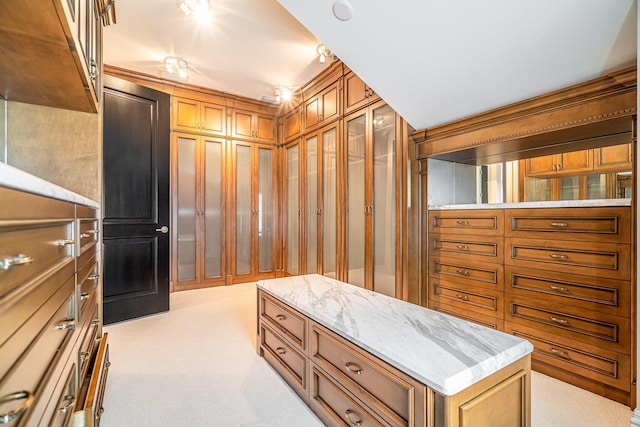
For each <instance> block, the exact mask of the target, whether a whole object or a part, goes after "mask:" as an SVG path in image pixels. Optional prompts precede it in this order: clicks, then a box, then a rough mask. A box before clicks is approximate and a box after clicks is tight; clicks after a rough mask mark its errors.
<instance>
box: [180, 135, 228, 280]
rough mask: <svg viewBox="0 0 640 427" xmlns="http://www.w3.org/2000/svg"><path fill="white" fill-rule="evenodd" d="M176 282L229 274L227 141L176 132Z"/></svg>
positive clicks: (214, 277)
mask: <svg viewBox="0 0 640 427" xmlns="http://www.w3.org/2000/svg"><path fill="white" fill-rule="evenodd" d="M171 143H172V147H171V151H172V154H171V158H172V173H171V176H172V189H173V191H172V193H173V200H172V203H173V207H172V212H173V219H172V224H173V226H172V233H173V235H172V251H171V253H172V258H173V260H172V265H173V266H174V268H172V272H171V274H172V278H171V280H172V284H173V288H174V290H184V289H191V288H195V287H202V286H203V285H209V286H212V285H221V284H224V283H225V280H226V275H227V260H226V257H225V254H226V248H227V239H226V238H225V236H226V233H227V226H226V224H227V221H226V212H225V211H224V206H225V200H227V197H228V196H227V194H226V188H227V171H226V161H225V159H226V152H227V149H226V145H227V144H226V141H225V140H224V139H222V138H216V137H211V136H198V135H191V134H185V133H173V139H172V141H171Z"/></svg>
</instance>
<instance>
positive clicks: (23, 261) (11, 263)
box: [0, 254, 33, 270]
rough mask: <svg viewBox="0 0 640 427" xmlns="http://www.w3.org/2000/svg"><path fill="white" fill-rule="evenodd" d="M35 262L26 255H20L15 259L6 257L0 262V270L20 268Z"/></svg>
mask: <svg viewBox="0 0 640 427" xmlns="http://www.w3.org/2000/svg"><path fill="white" fill-rule="evenodd" d="M32 262H33V258H31V257H30V256H28V255H25V254H18V255H16V256H14V257H6V258H4V259H2V260H0V268H1V269H3V270H8V269H10V268H12V267H18V266H20V265H27V264H31V263H32Z"/></svg>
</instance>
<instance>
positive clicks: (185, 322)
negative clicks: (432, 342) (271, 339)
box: [101, 283, 631, 427]
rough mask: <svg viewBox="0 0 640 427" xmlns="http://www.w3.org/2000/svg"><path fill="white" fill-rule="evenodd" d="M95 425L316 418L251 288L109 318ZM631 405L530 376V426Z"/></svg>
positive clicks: (617, 419)
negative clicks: (264, 336)
mask: <svg viewBox="0 0 640 427" xmlns="http://www.w3.org/2000/svg"><path fill="white" fill-rule="evenodd" d="M105 331H106V332H109V342H110V348H109V351H110V357H111V368H110V369H109V377H108V380H107V388H106V393H105V398H104V408H105V412H104V415H103V416H102V423H101V425H102V426H103V427H143V426H144V427H162V426H189V427H200V426H202V427H205V426H206V427H208V426H215V427H218V426H219V427H227V426H228V427H236V426H237V427H240V426H261V427H281V426H295V427H298V426H299V427H313V426H322V423H321V422H320V421H319V420H318V419H317V418H316V417H315V415H313V413H312V412H311V411H310V410H309V409H308V408H307V407H306V405H305V404H304V403H303V402H302V401H301V400H300V399H299V398H298V397H297V396H296V395H295V393H294V392H293V391H291V389H290V388H289V387H288V386H287V385H286V383H285V382H284V381H283V380H281V379H280V377H279V376H278V375H277V374H276V373H275V371H273V370H272V369H271V368H270V367H269V365H268V364H267V363H266V362H265V361H264V359H262V358H260V357H258V355H257V354H256V351H255V345H256V336H255V334H256V288H255V284H252V283H247V284H240V285H234V286H226V287H218V288H207V289H199V290H193V291H186V292H177V293H173V294H171V311H169V312H168V313H163V314H159V315H155V316H150V317H146V318H142V319H137V320H133V321H129V322H123V323H119V324H115V325H110V326H108V327H106V328H105ZM630 419H631V410H630V409H629V408H627V407H625V406H623V405H620V404H617V403H615V402H612V401H610V400H608V399H604V398H602V397H600V396H597V395H595V394H592V393H589V392H587V391H584V390H582V389H579V388H576V387H573V386H571V385H569V384H566V383H563V382H560V381H557V380H555V379H553V378H550V377H547V376H545V375H542V374H538V373H535V372H534V374H533V380H532V427H629V426H630V425H631V422H630Z"/></svg>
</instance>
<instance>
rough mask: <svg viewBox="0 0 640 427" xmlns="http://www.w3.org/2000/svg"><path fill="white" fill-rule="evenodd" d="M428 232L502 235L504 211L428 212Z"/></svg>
mask: <svg viewBox="0 0 640 427" xmlns="http://www.w3.org/2000/svg"><path fill="white" fill-rule="evenodd" d="M429 232H430V233H434V232H435V233H452V234H453V233H455V234H465V235H482V236H486V235H493V236H495V235H502V234H503V233H504V211H502V210H493V209H478V210H464V211H459V210H451V211H449V210H441V211H438V210H434V211H429Z"/></svg>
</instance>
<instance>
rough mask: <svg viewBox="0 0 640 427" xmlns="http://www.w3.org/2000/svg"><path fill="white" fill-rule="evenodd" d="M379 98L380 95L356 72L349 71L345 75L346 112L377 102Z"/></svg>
mask: <svg viewBox="0 0 640 427" xmlns="http://www.w3.org/2000/svg"><path fill="white" fill-rule="evenodd" d="M379 99H380V97H379V96H378V95H377V94H376V93H375V92H374V91H373V90H372V89H371V88H370V87H369V86H368V85H367V84H366V83H365V82H364V81H362V79H361V78H360V77H358V76H357V75H356V74H355V73H353V72H349V73H348V74H347V75H346V76H345V77H344V112H345V114H348V113H351V112H352V111H355V110H357V109H359V108H362V107H364V106H366V105H368V104H371V103H373V102H376V101H378V100H379Z"/></svg>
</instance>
